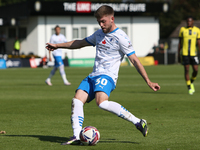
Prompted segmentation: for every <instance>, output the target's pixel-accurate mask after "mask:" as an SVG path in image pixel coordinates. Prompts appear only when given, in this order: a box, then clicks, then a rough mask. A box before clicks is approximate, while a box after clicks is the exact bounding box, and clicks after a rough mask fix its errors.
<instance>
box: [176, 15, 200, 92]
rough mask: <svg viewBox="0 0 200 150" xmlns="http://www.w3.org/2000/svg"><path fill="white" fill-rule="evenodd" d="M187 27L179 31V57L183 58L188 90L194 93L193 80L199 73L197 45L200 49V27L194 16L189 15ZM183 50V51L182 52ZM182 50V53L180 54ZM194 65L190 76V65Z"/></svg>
mask: <svg viewBox="0 0 200 150" xmlns="http://www.w3.org/2000/svg"><path fill="white" fill-rule="evenodd" d="M186 23H187V27H181V29H180V32H179V44H178V59H179V60H181V57H182V64H183V66H184V72H185V73H184V75H185V80H186V84H187V87H188V92H189V94H190V95H192V94H193V93H194V92H195V88H194V84H193V82H194V81H195V80H196V77H197V73H198V64H199V60H198V56H197V49H196V45H198V48H199V50H200V29H199V28H197V27H196V26H194V25H193V24H194V20H193V17H191V16H190V17H187V19H186ZM181 50H182V52H181ZM180 52H181V53H182V54H180ZM190 65H192V69H193V72H192V77H191V79H190V76H189V67H190Z"/></svg>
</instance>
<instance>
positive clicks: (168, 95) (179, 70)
mask: <svg viewBox="0 0 200 150" xmlns="http://www.w3.org/2000/svg"><path fill="white" fill-rule="evenodd" d="M51 69H52V68H48V69H42V68H37V69H31V68H17V69H4V70H0V131H6V134H1V135H0V149H1V150H13V149H14V150H62V149H63V150H64V149H65V150H66V149H69V150H94V149H95V150H113V149H114V150H122V149H123V150H130V149H135V150H198V149H199V148H200V126H199V124H200V109H199V108H200V75H199V76H198V77H197V80H196V81H195V83H194V85H195V88H196V92H195V93H194V95H189V94H188V91H187V87H186V83H185V81H184V76H183V67H182V66H181V65H168V66H165V65H158V66H146V67H145V69H146V71H147V73H148V75H149V78H150V79H151V81H153V82H158V83H159V85H160V86H161V90H160V91H158V92H153V91H152V90H151V89H150V88H149V87H148V86H147V85H146V83H145V82H144V80H143V79H142V77H141V76H140V75H139V74H138V73H137V71H136V69H135V68H134V67H121V68H120V72H119V79H118V83H117V88H116V89H115V90H114V91H113V92H112V93H111V96H110V100H112V101H116V102H118V103H120V104H121V105H123V106H124V107H125V108H126V109H128V110H129V111H130V112H132V113H133V114H134V115H135V116H137V117H139V118H144V119H146V120H147V122H148V126H149V134H148V136H147V137H145V138H144V137H143V136H142V134H141V133H140V132H139V131H138V130H137V129H136V128H135V126H134V125H133V124H131V123H130V122H128V121H125V120H123V119H121V118H119V117H117V116H115V115H113V114H111V113H109V112H106V111H103V110H101V109H99V108H98V107H97V106H96V103H95V101H92V102H91V103H89V104H86V105H85V106H84V114H85V121H84V123H83V126H88V125H91V126H95V127H96V128H97V129H98V130H99V132H100V135H101V138H100V141H99V143H98V144H97V145H96V146H71V145H67V146H66V145H65V146H63V145H60V143H62V142H65V141H66V140H67V139H68V138H69V137H70V136H72V134H73V132H72V128H71V123H70V114H71V99H72V98H73V96H74V91H75V89H76V88H77V87H78V85H79V83H80V82H81V81H82V79H83V78H85V77H86V76H87V75H88V74H89V73H90V72H91V71H92V68H67V67H66V68H65V71H66V74H67V77H68V79H69V81H70V82H71V83H72V85H71V86H65V85H64V84H63V82H62V79H61V77H60V74H59V72H57V73H56V74H55V76H54V77H53V78H52V84H53V86H52V87H50V86H47V85H46V84H45V82H44V81H45V79H46V77H47V76H48V75H49V73H50V71H51ZM190 70H191V68H190ZM190 74H191V71H190Z"/></svg>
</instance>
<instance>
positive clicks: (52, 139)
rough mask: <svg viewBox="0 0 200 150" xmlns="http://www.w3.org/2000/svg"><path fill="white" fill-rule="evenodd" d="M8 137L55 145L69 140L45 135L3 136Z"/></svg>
mask: <svg viewBox="0 0 200 150" xmlns="http://www.w3.org/2000/svg"><path fill="white" fill-rule="evenodd" d="M4 136H9V137H33V138H38V139H39V140H40V141H48V142H55V143H63V142H66V141H68V140H69V138H66V137H58V136H45V135H4Z"/></svg>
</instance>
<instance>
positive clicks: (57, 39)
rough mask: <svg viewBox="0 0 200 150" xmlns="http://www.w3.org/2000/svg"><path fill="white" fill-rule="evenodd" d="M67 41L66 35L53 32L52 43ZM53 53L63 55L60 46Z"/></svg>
mask: <svg viewBox="0 0 200 150" xmlns="http://www.w3.org/2000/svg"><path fill="white" fill-rule="evenodd" d="M65 42H67V39H66V38H65V36H64V35H63V34H59V35H56V34H53V35H52V36H51V39H50V43H53V44H58V43H65ZM52 54H53V55H54V56H61V57H62V49H60V48H59V49H56V50H54V51H53V52H52Z"/></svg>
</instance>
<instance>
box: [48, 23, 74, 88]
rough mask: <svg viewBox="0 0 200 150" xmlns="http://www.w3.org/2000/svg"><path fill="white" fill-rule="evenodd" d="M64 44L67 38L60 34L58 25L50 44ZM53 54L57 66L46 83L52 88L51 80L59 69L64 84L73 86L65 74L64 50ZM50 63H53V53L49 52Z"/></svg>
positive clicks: (57, 50)
mask: <svg viewBox="0 0 200 150" xmlns="http://www.w3.org/2000/svg"><path fill="white" fill-rule="evenodd" d="M63 42H67V39H66V38H65V36H64V35H63V34H61V33H60V27H59V26H58V25H57V26H56V27H55V34H53V35H52V36H51V39H50V43H54V44H58V43H63ZM52 54H53V57H54V60H55V64H54V67H53V69H52V70H51V72H50V74H49V77H48V78H47V79H46V80H45V83H46V84H47V85H49V86H52V83H51V78H52V77H53V75H54V74H55V72H56V71H57V69H58V68H59V70H60V75H61V77H62V79H63V82H64V84H65V85H71V83H70V82H69V81H68V80H67V77H66V74H65V68H64V63H63V60H62V49H60V48H58V49H56V50H55V51H53V52H52ZM49 61H52V58H51V51H49Z"/></svg>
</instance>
